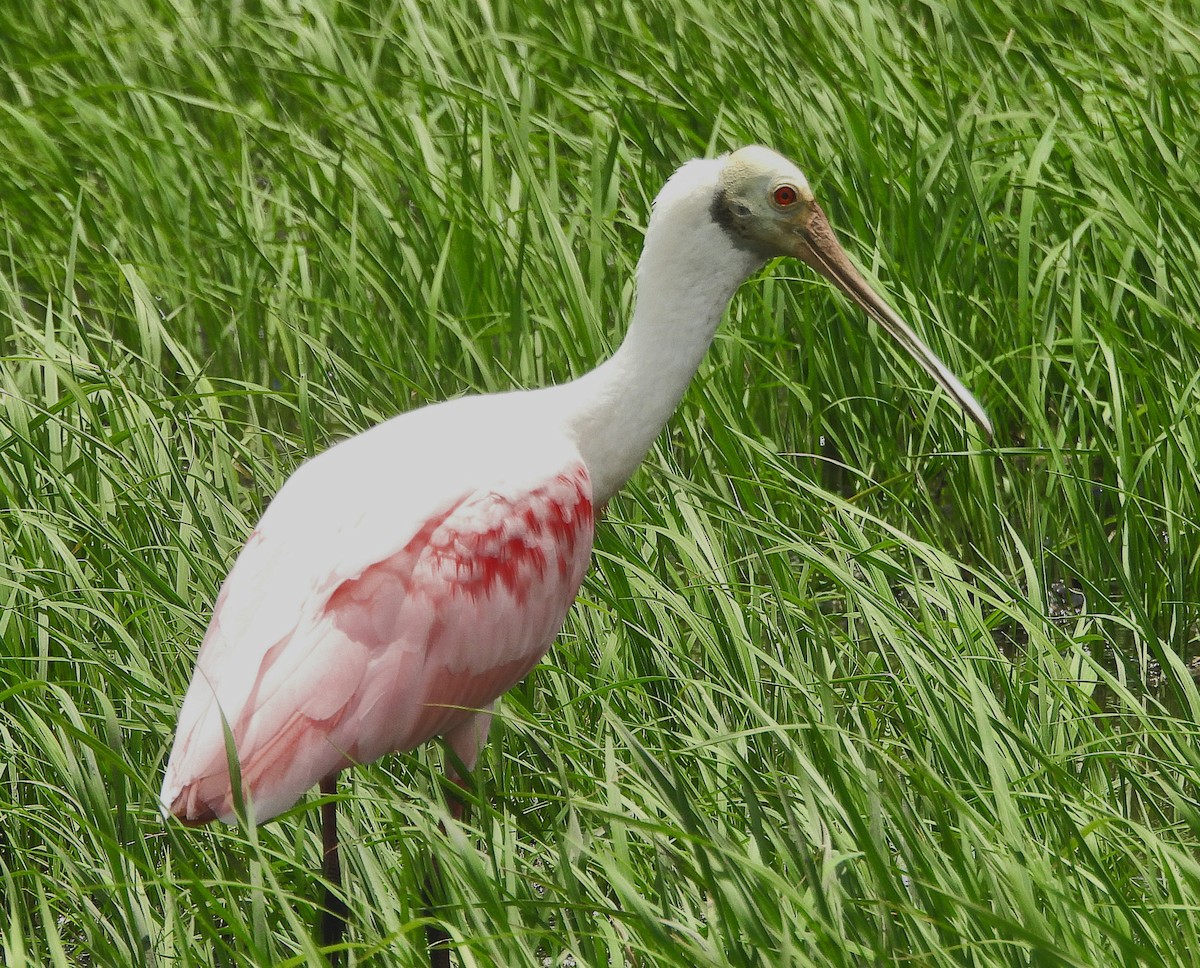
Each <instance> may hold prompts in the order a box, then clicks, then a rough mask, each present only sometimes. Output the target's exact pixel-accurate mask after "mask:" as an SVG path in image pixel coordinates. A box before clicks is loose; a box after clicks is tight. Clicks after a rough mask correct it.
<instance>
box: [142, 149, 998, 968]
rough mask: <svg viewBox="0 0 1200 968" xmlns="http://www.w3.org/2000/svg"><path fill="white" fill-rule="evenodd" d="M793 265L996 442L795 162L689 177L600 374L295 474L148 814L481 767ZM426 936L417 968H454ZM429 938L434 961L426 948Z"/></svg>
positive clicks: (639, 276) (193, 690)
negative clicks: (717, 342)
mask: <svg viewBox="0 0 1200 968" xmlns="http://www.w3.org/2000/svg"><path fill="white" fill-rule="evenodd" d="M776 257H792V258H795V259H799V260H800V261H801V262H804V263H806V264H807V265H808V266H810V267H811V268H812V269H814V270H815V271H816V272H817V273H819V274H820V275H822V276H824V277H825V278H826V279H828V280H829V281H830V282H832V283H833V285H834V286H835V287H837V288H838V289H839V290H841V291H842V292H843V293H844V294H845V295H846V296H847V297H848V298H849V299H850V300H852V301H853V302H854V303H856V304H857V305H858V306H859V307H861V309H862V310H863V311H864V312H865V313H866V315H867V316H868V317H869V318H870V319H872V320H874V321H875V322H876V323H877V324H878V325H879V326H880V327H881V328H882V329H883V330H884V331H885V332H886V333H888V334H890V336H891V337H892V338H893V339H894V340H895V341H896V342H897V343H898V344H899V345H900V347H902V348H903V349H904V350H905V351H906V352H907V353H908V354H910V355H911V356H912V357H913V358H914V359H915V360H916V362H917V363H918V364H920V366H921V367H922V368H923V369H924V370H925V371H926V372H927V373H928V374H929V375H930V376H931V377H932V378H933V379H934V381H936V382H937V384H938V385H940V386H941V387H942V389H943V390H944V391H945V392H946V394H947V395H948V396H949V397H950V399H951V400H952V401H953V402H954V403H955V404H957V406H958V407H959V408H960V409H961V410H962V411H963V412H964V413H965V415H966V416H968V417H969V418H971V419H972V420H973V421H974V422H975V423H976V424H978V426H979V428H980V429H981V430H982V432H983V434H984V435H985V436H986V437H988V438H990V437H991V435H992V428H991V424H990V422H989V420H988V416H987V414H986V412H985V411H984V409H983V407H982V406H981V405H980V404H979V402H978V401H977V400H976V399H975V397H974V396H972V395H971V393H970V392H969V391H968V390H967V389H966V388H965V387H964V385H963V384H962V382H961V381H960V380H959V379H958V378H957V377H956V376H955V375H954V374H953V373H952V372H951V371H950V370H949V369H948V368H947V367H946V365H945V364H944V363H942V361H941V360H940V359H938V357H937V356H935V355H934V353H933V352H932V351H931V350H930V349H929V347H928V346H926V344H925V343H924V342H922V340H921V339H920V338H919V337H918V336H917V334H916V333H915V332H914V331H913V330H912V329H911V328H910V327H909V326H908V325H907V324H906V323H905V322H904V321H903V320H902V319H901V317H900V316H899V315H897V313H896V312H895V311H894V310H893V309H892V308H891V307H890V306H889V305H888V304H887V303H886V302H885V301H884V299H883V298H882V297H881V296H880V295H879V294H878V293H877V292H876V291H875V290H874V289H872V287H871V286H870V285H869V284H868V283H867V282H866V280H865V279H864V278H863V276H862V274H861V273H860V272H859V271H858V270H857V269H855V267H854V266H853V264H852V263H851V261H850V259H849V257H848V256H847V254H846V252H845V251H844V249H843V248H842V246H841V244H840V243H839V242H838V240H837V237H836V236H835V234H834V232H833V230H832V228H831V227H830V224H829V221H828V219H827V217H826V216H825V214H824V212H823V211H822V209H821V207H820V206H819V205H818V204H817V201H816V198H815V196H814V194H813V191H812V189H811V188H810V186H809V183H808V181H807V179H806V178H805V177H804V175H803V174H802V173H801V171H800V170H799V168H797V167H796V165H795V164H794V163H793V162H791V161H790V160H788V159H787V158H785V157H784V156H783V155H781V154H779V153H777V152H776V151H774V150H772V149H770V148H766V147H763V146H761V145H751V146H748V147H743V148H739V149H738V150H736V151H732V152H730V153H727V154H723V155H721V156H719V157H717V158H711V159H694V160H691V161H688V162H686V163H685V164H683V165H682V166H681V167H680V168H679V169H678V170H677V171H675V173H674V174H673V175H672V176H671V177H670V178H669V179H668V180H667V181H666V183H665V185H664V186H663V188H662V190H661V191H660V193H659V194H658V196H657V197H656V199H655V201H654V204H653V207H652V210H651V214H650V218H649V220H648V223H647V227H646V231H645V237H644V242H643V249H642V253H641V257H640V259H639V261H638V266H637V272H636V296H635V301H634V309H633V314H632V318H631V320H630V322H629V325H628V327H627V330H626V333H625V336H624V338H623V340H622V341H621V343H620V345H619V346H618V347H617V349H616V350H615V351H614V352H613V353H612V354H611V355H610V356H609V357H608V359H607V360H605V361H604V362H602V363H600V364H599V365H598V366H597V367H596V368H595V369H593V370H591V371H590V372H587V373H585V374H584V375H582V376H580V377H578V378H577V379H574V380H571V381H568V382H564V383H560V384H557V385H553V386H548V387H543V388H537V389H531V390H518V391H510V392H505V393H498V394H487V395H473V396H470V395H469V396H463V397H459V398H456V399H452V400H449V401H444V402H441V403H435V404H430V405H428V406H425V407H421V408H418V409H415V410H411V411H408V412H406V413H402V414H400V415H399V416H396V417H393V418H391V419H390V420H387V421H385V422H383V423H380V424H378V425H376V426H374V427H372V428H370V429H368V430H366V431H365V432H363V433H361V434H359V435H357V436H354V437H351V438H348V439H346V440H344V441H341V442H339V443H337V444H335V445H334V446H332V447H330V448H329V449H328V450H326V451H324V452H323V453H320V454H318V455H317V456H315V457H313V458H311V459H310V460H308V461H307V462H305V463H303V464H302V465H301V466H300V467H299V468H298V469H297V470H296V471H295V472H294V473H293V475H292V476H291V477H290V478H289V479H288V480H287V481H286V482H285V483H284V485H283V487H282V488H281V489H280V490H279V492H278V494H277V495H276V497H275V498H274V499H273V500H272V501H271V502H270V504H269V505H268V507H267V509H266V511H265V513H264V514H263V515H262V517H261V519H260V520H259V522H258V524H257V526H256V527H255V528H254V530H253V532H252V533H251V534H250V536H249V538H248V539H247V541H246V543H245V546H244V547H243V548H242V550H241V552H240V553H239V554H238V556H237V558H236V560H235V562H234V564H233V566H232V569H231V570H230V572H229V574H228V577H227V578H226V579H225V582H224V584H223V585H222V587H221V589H220V592H219V594H218V596H217V599H216V603H215V606H214V608H213V612H212V617H211V621H210V623H209V625H208V629H207V632H206V633H205V635H204V639H203V642H202V644H201V646H200V650H199V654H198V656H197V659H196V665H195V670H194V673H193V675H192V678H191V682H190V685H189V687H188V689H187V692H186V695H185V697H184V699H183V703H182V707H181V709H180V712H179V717H178V723H177V728H176V732H175V739H174V744H173V746H172V748H171V751H170V755H169V757H168V761H167V766H166V771H165V776H164V779H163V785H162V792H161V809H162V811H163V813H164V815H165V816H167V817H175V818H178V820H180V821H182V822H183V823H184V824H187V825H200V824H204V823H207V822H209V821H213V820H220V821H224V822H226V823H234V822H237V819H238V813H239V811H240V810H241V809H243V808H244V809H245V810H246V811H247V816H248V817H249V818H250V820H251V822H253V823H256V824H260V823H264V822H266V821H268V820H270V819H271V818H273V817H275V816H277V815H278V814H280V813H281V812H283V811H285V810H288V809H289V808H291V807H292V806H293V805H294V804H296V803H297V802H298V801H299V800H300V799H301V798H303V797H304V795H305V793H306V792H307V791H309V790H311V789H312V788H313V787H320V789H321V791H322V792H323V793H325V794H332V793H333V792H334V791H335V790H336V782H337V778H338V776H339V774H340V773H341V772H342V771H344V770H347V769H349V768H351V767H353V766H355V765H357V764H364V763H369V762H371V761H373V760H376V759H378V758H380V757H382V756H384V755H386V754H389V753H393V752H404V751H409V750H413V749H414V748H416V747H418V746H420V745H421V744H423V743H426V742H428V741H430V740H432V739H434V738H436V737H441V738H442V740H443V742H444V743H445V744H446V745H447V746H448V747H449V750H450V751H452V753H453V757H449V756H448V759H449V760H451V761H452V762H454V763H456V764H457V765H456V766H454V767H451V768H449V772H450V775H451V779H453V780H455V781H456V782H459V783H463V782H465V778H466V777H467V776H469V774H470V771H472V770H473V769H474V768H475V765H476V762H477V760H478V756H479V753H480V750H481V748H482V747H483V744H484V742H485V740H486V737H487V734H488V728H489V725H490V723H491V719H492V715H493V710H494V707H495V703H496V701H497V699H499V697H501V696H502V695H503V693H504V692H505V691H507V690H508V689H510V688H511V687H512V686H514V685H515V684H516V683H518V682H519V681H520V680H521V679H523V678H524V677H525V676H526V675H527V674H528V673H529V672H530V670H531V669H532V668H533V667H534V665H535V664H536V663H537V662H539V661H540V660H541V658H542V657H543V656H544V655H545V654H546V652H547V651H548V650H549V649H550V647H551V645H552V643H553V641H554V639H555V636H556V635H557V633H558V631H559V629H560V627H561V626H562V624H563V622H564V620H565V618H566V615H567V612H568V609H569V608H570V606H571V604H572V602H573V600H574V599H575V596H576V593H577V592H578V590H579V587H580V584H581V582H582V580H583V577H584V573H585V571H586V570H587V567H588V563H589V558H590V556H591V551H592V542H593V535H594V532H595V526H596V521H597V517H598V515H599V513H600V512H601V510H602V509H603V508H604V507H605V506H606V505H607V503H608V502H609V501H610V500H611V499H612V498H613V496H614V495H615V494H616V493H617V492H618V490H620V488H621V487H622V486H623V485H624V484H625V483H626V481H628V480H629V478H630V477H631V476H632V475H633V473H634V471H635V470H636V469H637V467H638V465H639V464H640V463H641V461H642V460H643V458H644V457H645V455H646V454H647V452H648V451H649V450H650V448H651V447H652V446H653V443H654V441H655V439H656V438H657V436H658V435H659V433H660V432H661V431H662V430H663V428H664V426H665V425H666V424H667V422H668V420H669V419H670V417H671V415H672V414H673V412H674V411H675V409H676V406H677V405H678V404H679V402H680V400H681V398H682V396H683V394H684V391H685V390H686V388H687V386H688V384H689V382H690V381H691V379H692V377H693V376H694V375H695V373H696V371H697V368H698V367H699V365H700V362H701V359H702V357H703V356H704V354H705V353H706V351H707V350H708V348H709V345H710V343H711V342H712V340H713V337H714V334H715V332H716V329H717V327H718V325H719V323H720V321H721V319H722V317H723V315H724V313H725V311H726V308H727V306H728V304H729V303H730V301H731V299H732V297H733V295H734V293H735V291H736V290H737V289H738V288H739V287H740V286H741V285H742V283H743V282H745V281H746V280H748V279H749V278H750V277H751V276H752V275H754V274H755V273H756V272H758V271H759V270H761V269H762V268H763V267H764V266H765V265H766V264H767V263H768V262H769V261H770V260H772V259H774V258H776ZM335 805H336V799H334V798H332V797H330V798H329V799H327V801H325V802H324V803H323V806H322V827H323V846H324V850H325V873H326V876H327V883H328V884H329V886H328V887H327V894H326V905H325V908H324V916H323V920H322V927H321V940H322V944H324V945H326V946H333V945H336V944H338V943H339V942H340V940H341V938H342V936H343V932H344V924H345V915H346V906H345V903H344V900H343V899H342V898H341V896H340V894H339V893H338V892H340V889H341V885H340V867H339V863H338V860H337V834H336V818H335V813H334V809H335ZM445 939H446V935H445V934H444V933H443V932H441V931H440V930H433V929H431V930H430V933H429V940H430V942H431V955H430V956H431V959H432V963H433V964H435V965H438V964H448V963H449V962H448V960H447V959H448V954H447V953H446V945H445ZM439 941H441V943H440V944H439V943H437V942H439Z"/></svg>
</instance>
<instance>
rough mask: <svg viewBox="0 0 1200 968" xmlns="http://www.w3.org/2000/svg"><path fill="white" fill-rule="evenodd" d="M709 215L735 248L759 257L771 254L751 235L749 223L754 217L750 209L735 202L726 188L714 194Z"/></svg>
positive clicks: (719, 189)
mask: <svg viewBox="0 0 1200 968" xmlns="http://www.w3.org/2000/svg"><path fill="white" fill-rule="evenodd" d="M708 213H709V215H710V216H711V218H712V220H713V221H714V222H716V223H717V225H719V226H721V228H722V229H723V230H724V232H725V235H726V236H727V237H728V238H729V241H730V242H732V243H733V245H734V248H737V249H743V250H745V251H746V252H753V253H754V254H755V255H758V256H767V255H769V254H770V253H768V252H767V251H766V247H765V246H764V245H763V244H762V243H761V242H759V241H757V240H756V239H754V238H753V237H752V236H751V235H750V230H749V223H750V219H751V217H752V213H751V211H750V209H749V208H747V207H746V206H745V205H743V204H742V203H741V202H737V201H734V200H733V199H732V198H731V197H730V195H729V193H728V192H727V191H726V190H725V189H724V188H718V189H717V190H716V191H715V192H713V200H712V205H710V206H709V209H708Z"/></svg>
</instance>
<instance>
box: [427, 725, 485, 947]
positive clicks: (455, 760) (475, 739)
mask: <svg viewBox="0 0 1200 968" xmlns="http://www.w3.org/2000/svg"><path fill="white" fill-rule="evenodd" d="M494 707H495V703H491V704H489V705H488V706H487V707H485V708H484V709H481V710H479V712H477V713H476V714H475V715H474V716H471V717H470V718H468V719H467V720H466V721H465V722H463V723H460V724H459V725H458V726H457V727H455V728H454V729H452V730H450V731H449V732H448V733H446V734H445V736H444V739H445V741H446V745H447V746H448V747H449V757H448V758H449V760H450V763H449V765H448V767H447V769H446V777H447V779H449V780H450V782H451V783H453V784H454V785H455V786H456V787H458V788H459V789H460V790H463V791H466V789H467V784H468V782H469V781H468V780H467V777H468V776H470V771H471V770H473V769H474V768H475V761H476V760H477V759H478V758H479V750H480V749H481V748H482V747H483V744H484V742H485V741H486V740H487V734H488V727H489V726H491V724H492V710H493V708H494ZM447 800H448V806H449V807H450V816H452V817H453V818H454V820H455V822H457V823H462V821H463V818H464V817H466V815H467V799H466V797H465V796H464V797H457V796H455V795H454V794H453V793H452V794H450V796H449V797H447ZM438 826H439V827H440V828H441V831H442V833H443V834H445V833H446V825H445V824H443V823H439V824H438ZM441 882H442V866H441V864H440V863H439V862H438V858H437V854H433V855H431V856H430V858H429V874H428V875H427V876H426V878H425V889H424V891H423V892H422V893H423V897H422V900H424V902H425V916H426V917H427V918H429V924H428V926H427V927H426V928H425V936H426V940H427V941H428V942H429V964H430V968H450V947H449V942H450V935H449V934H448V933H447V932H446V931H445V930H444V929H443V928H442V927H441V926H440V924H439V923H438V922H436V921H435V920H434V918H433V896H434V888H435V885H436V887H437V888H438V889H439V893H440V888H441Z"/></svg>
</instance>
